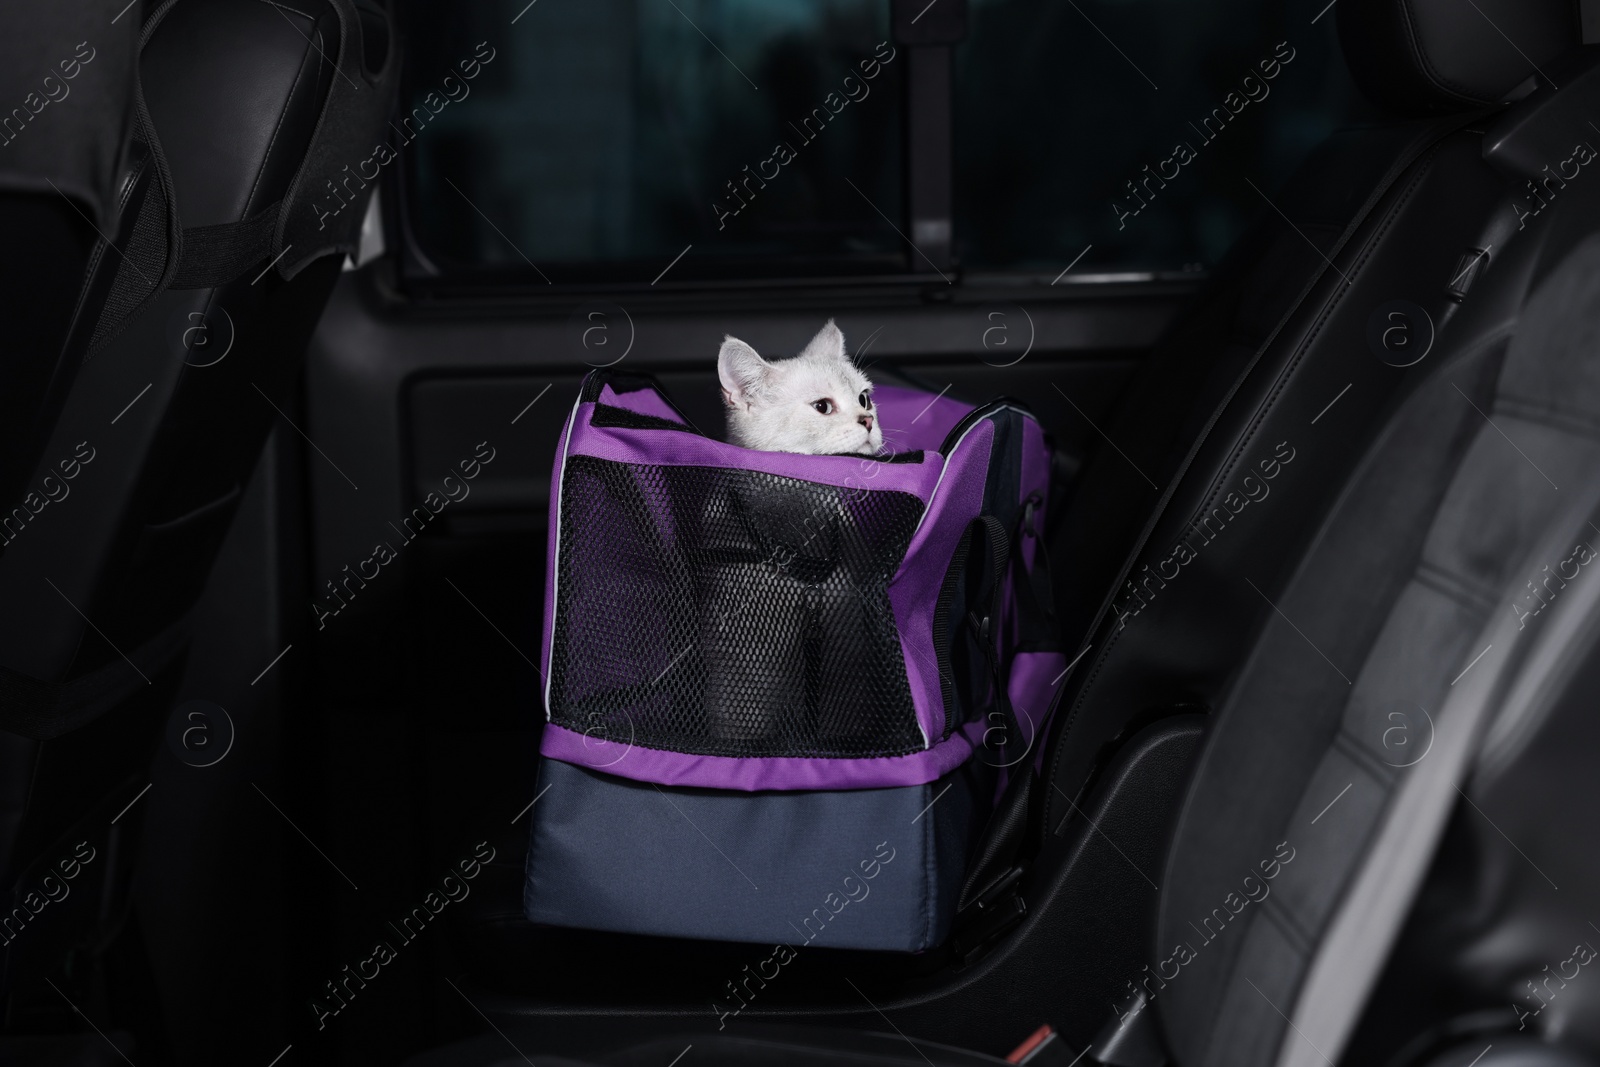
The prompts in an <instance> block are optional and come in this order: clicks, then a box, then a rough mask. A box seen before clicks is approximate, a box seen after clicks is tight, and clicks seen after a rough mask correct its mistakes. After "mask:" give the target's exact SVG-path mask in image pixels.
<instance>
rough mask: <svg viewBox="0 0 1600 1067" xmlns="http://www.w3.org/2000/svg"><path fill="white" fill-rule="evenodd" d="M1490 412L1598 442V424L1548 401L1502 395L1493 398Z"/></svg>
mask: <svg viewBox="0 0 1600 1067" xmlns="http://www.w3.org/2000/svg"><path fill="white" fill-rule="evenodd" d="M1491 410H1493V411H1494V413H1495V414H1496V415H1504V416H1505V417H1506V418H1508V419H1516V420H1517V421H1518V422H1528V423H1533V424H1535V425H1538V426H1544V427H1546V428H1547V429H1551V430H1558V431H1560V432H1562V433H1570V434H1575V435H1577V436H1580V437H1589V438H1593V439H1596V440H1600V422H1597V421H1596V420H1594V419H1592V418H1589V417H1587V416H1585V415H1583V414H1580V413H1578V412H1575V411H1572V410H1570V409H1565V408H1561V407H1559V406H1557V405H1555V404H1551V403H1549V402H1548V401H1543V400H1533V399H1530V398H1527V397H1519V396H1507V395H1506V394H1504V393H1502V394H1500V395H1499V396H1497V397H1496V398H1495V402H1494V407H1493V408H1492V409H1491Z"/></svg>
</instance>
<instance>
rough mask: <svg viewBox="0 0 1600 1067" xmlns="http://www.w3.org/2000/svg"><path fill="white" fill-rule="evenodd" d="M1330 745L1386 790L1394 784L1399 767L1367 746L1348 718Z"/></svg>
mask: <svg viewBox="0 0 1600 1067" xmlns="http://www.w3.org/2000/svg"><path fill="white" fill-rule="evenodd" d="M1328 747H1329V748H1331V749H1333V750H1334V751H1336V752H1339V753H1340V754H1342V755H1343V756H1344V757H1345V758H1346V759H1348V760H1349V761H1350V762H1351V763H1353V764H1354V765H1355V768H1356V770H1358V771H1361V772H1363V773H1364V774H1366V776H1367V777H1368V778H1371V779H1372V780H1373V781H1374V782H1375V783H1377V784H1378V785H1379V786H1381V787H1382V788H1384V789H1385V790H1387V789H1388V788H1389V787H1390V786H1392V785H1393V784H1394V778H1395V775H1394V772H1395V771H1396V770H1397V769H1398V768H1395V767H1391V766H1389V765H1388V764H1386V763H1384V762H1383V761H1382V760H1381V759H1379V758H1378V756H1377V755H1376V754H1375V753H1373V752H1372V751H1371V750H1370V749H1368V748H1367V746H1366V742H1365V741H1363V740H1362V739H1361V738H1359V737H1357V736H1356V735H1355V734H1353V733H1351V732H1350V723H1349V721H1348V719H1345V720H1342V721H1341V722H1340V723H1339V732H1338V733H1336V734H1334V736H1333V743H1332V744H1330V745H1329V746H1328ZM1379 768H1382V769H1381V770H1380V769H1379Z"/></svg>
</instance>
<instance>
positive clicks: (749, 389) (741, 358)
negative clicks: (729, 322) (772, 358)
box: [717, 337, 772, 408]
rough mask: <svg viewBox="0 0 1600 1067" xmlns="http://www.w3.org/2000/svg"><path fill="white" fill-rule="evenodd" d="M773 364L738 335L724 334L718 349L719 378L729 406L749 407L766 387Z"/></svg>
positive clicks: (723, 394)
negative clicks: (728, 335) (727, 335)
mask: <svg viewBox="0 0 1600 1067" xmlns="http://www.w3.org/2000/svg"><path fill="white" fill-rule="evenodd" d="M771 370H772V367H771V365H770V364H768V363H767V361H766V360H764V359H762V358H761V356H760V354H758V353H757V352H756V350H755V349H753V348H751V347H750V346H749V345H747V344H745V343H744V342H743V341H741V340H739V339H738V338H737V337H724V338H723V339H722V348H721V349H720V350H719V351H718V352H717V378H718V379H719V380H720V381H721V382H722V399H723V400H724V401H726V402H727V404H728V406H729V407H735V408H748V407H749V406H750V401H751V400H752V399H753V398H755V397H758V396H760V395H761V394H762V393H763V392H764V391H765V390H764V388H763V387H764V386H765V384H766V381H767V374H768V373H769V372H770V371H771Z"/></svg>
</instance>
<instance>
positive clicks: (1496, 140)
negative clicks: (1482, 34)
mask: <svg viewBox="0 0 1600 1067" xmlns="http://www.w3.org/2000/svg"><path fill="white" fill-rule="evenodd" d="M1544 70H1545V73H1546V74H1547V75H1548V76H1549V77H1550V78H1551V79H1552V84H1550V85H1548V86H1543V85H1542V86H1540V87H1539V89H1538V91H1536V92H1534V93H1531V94H1530V95H1529V96H1528V97H1527V98H1526V99H1523V100H1519V101H1517V103H1515V104H1514V105H1512V106H1511V107H1510V108H1507V109H1506V112H1505V114H1503V115H1499V116H1497V117H1496V118H1495V120H1494V122H1493V123H1492V124H1490V125H1489V127H1488V128H1487V129H1486V130H1485V131H1484V135H1483V158H1484V159H1485V160H1487V161H1488V162H1489V164H1490V165H1491V166H1493V167H1495V168H1496V169H1497V170H1499V171H1500V172H1501V173H1503V174H1507V175H1509V176H1511V177H1514V178H1528V179H1530V180H1532V181H1535V182H1539V183H1541V184H1544V183H1548V191H1550V192H1554V191H1555V190H1557V189H1561V188H1564V187H1565V186H1566V183H1567V182H1568V181H1570V180H1571V179H1573V178H1576V177H1577V176H1578V175H1579V173H1580V172H1581V169H1582V168H1586V167H1587V166H1588V164H1590V163H1592V162H1594V160H1595V159H1596V157H1597V150H1600V129H1597V128H1596V127H1595V126H1594V125H1593V123H1594V121H1595V118H1596V117H1600V46H1589V47H1585V48H1581V49H1576V50H1574V51H1573V52H1570V53H1568V54H1567V55H1564V56H1562V57H1561V58H1560V59H1559V60H1557V61H1556V62H1554V63H1552V64H1550V65H1549V66H1547V67H1545V68H1544Z"/></svg>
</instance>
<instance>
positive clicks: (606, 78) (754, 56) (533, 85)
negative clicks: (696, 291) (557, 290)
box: [407, 0, 904, 282]
mask: <svg viewBox="0 0 1600 1067" xmlns="http://www.w3.org/2000/svg"><path fill="white" fill-rule="evenodd" d="M518 8H522V10H521V11H520V12H519V11H518V10H517V9H518ZM513 19H514V21H512V20H513ZM408 22H409V24H410V33H409V35H408V37H409V47H410V49H411V52H412V55H411V58H410V62H409V72H410V79H409V84H408V96H409V104H410V105H411V106H412V107H413V109H415V108H417V107H421V108H423V109H424V112H425V115H427V116H428V118H427V124H426V126H425V128H423V129H422V130H420V131H419V132H418V134H417V136H416V137H415V140H414V142H413V143H411V144H410V146H409V151H408V153H407V160H408V170H407V178H408V184H409V191H408V196H407V201H408V211H409V221H410V225H411V227H412V232H413V236H414V238H415V241H416V244H417V246H418V247H419V248H420V250H421V251H422V252H423V253H424V255H425V256H426V257H427V258H428V259H429V260H431V261H432V263H433V264H434V266H436V267H437V268H438V269H440V270H445V271H448V270H450V269H453V268H454V269H460V268H472V267H497V268H507V269H509V270H511V271H512V272H518V271H520V272H525V273H528V274H530V275H533V276H534V280H535V281H537V280H540V279H541V278H547V279H549V280H551V281H553V282H570V281H581V280H586V279H596V278H597V279H605V280H615V279H625V280H642V281H645V282H648V281H650V280H651V279H652V277H653V276H655V275H656V274H657V273H658V272H660V271H661V270H662V269H663V268H664V267H666V266H667V265H668V263H669V262H671V261H673V260H674V257H678V256H680V254H681V255H682V260H681V261H679V262H675V263H674V265H673V267H672V270H673V277H674V278H675V279H678V278H684V277H695V276H702V277H703V276H718V275H724V276H725V275H729V274H737V275H744V274H747V273H749V272H751V271H756V272H762V271H776V272H778V273H784V274H792V273H795V272H797V271H798V272H802V273H804V272H807V271H814V270H819V269H820V270H823V271H825V272H835V271H839V270H846V271H850V270H873V269H894V268H898V267H899V266H900V265H901V264H903V259H904V255H903V250H902V247H901V242H900V239H899V238H898V237H897V236H896V234H895V226H894V224H892V223H891V221H890V220H893V219H897V218H899V216H900V214H901V211H902V208H901V185H902V181H901V171H900V168H901V155H902V152H901V143H902V140H903V138H902V136H901V133H900V124H901V103H900V96H901V88H900V86H901V79H900V71H899V69H898V68H899V67H900V66H903V65H904V63H903V59H902V54H903V49H898V48H896V46H894V45H893V44H892V43H890V41H889V18H888V7H887V4H886V3H884V2H882V0H833V2H826V0H788V2H775V0H716V2H710V0H637V2H635V0H584V2H583V3H556V2H550V0H546V2H544V3H533V4H528V5H527V6H526V7H524V6H523V3H522V2H520V0H519V2H516V3H514V4H511V5H509V6H504V5H487V4H486V5H471V6H463V5H454V4H445V3H417V4H412V5H411V6H410V8H409V9H408ZM480 41H481V42H484V43H483V45H482V46H480V45H479V42H480ZM475 55H476V56H478V57H479V63H480V66H481V70H480V72H479V75H478V76H477V77H476V78H474V79H473V80H471V81H470V82H469V81H465V80H464V79H461V78H460V77H459V75H460V74H462V73H463V71H461V70H460V69H458V68H459V64H460V61H461V59H462V58H463V57H468V58H470V57H474V56H475ZM447 76H457V81H456V82H453V83H452V84H451V86H449V87H446V86H445V85H444V79H445V78H446V77H447ZM447 88H448V89H450V90H453V92H454V94H455V95H456V96H459V97H461V99H459V101H457V100H454V99H451V98H450V94H449V92H447V91H446V90H447ZM429 93H434V94H435V95H434V97H433V99H432V101H431V103H432V104H433V105H434V106H437V105H438V104H439V103H440V102H441V101H443V102H444V106H443V107H442V108H440V109H439V110H438V111H437V113H436V114H435V113H431V112H430V111H429V110H428V101H427V94H429Z"/></svg>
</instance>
